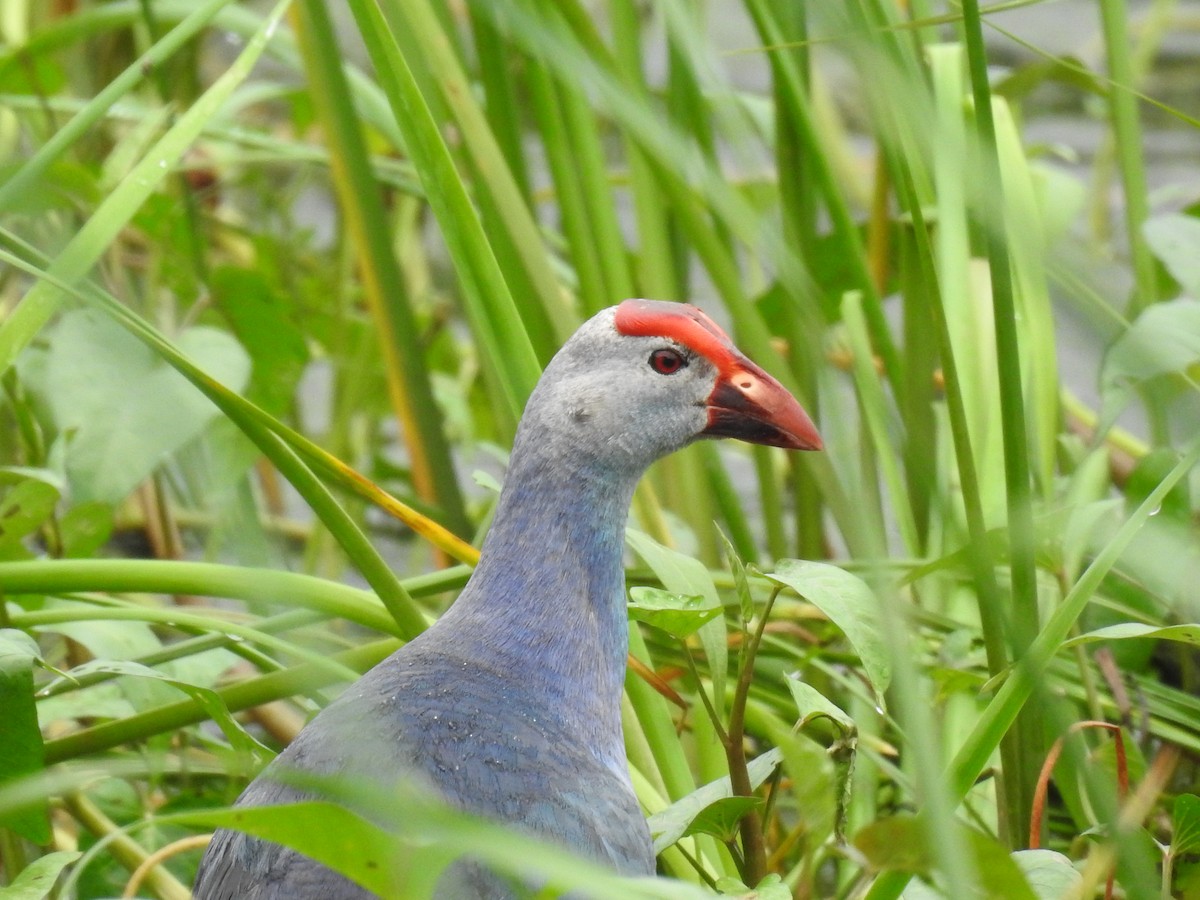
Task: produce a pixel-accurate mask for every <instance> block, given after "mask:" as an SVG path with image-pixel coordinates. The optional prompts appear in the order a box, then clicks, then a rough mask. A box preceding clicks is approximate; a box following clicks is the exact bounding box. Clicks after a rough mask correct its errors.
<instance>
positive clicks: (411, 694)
mask: <svg viewBox="0 0 1200 900" xmlns="http://www.w3.org/2000/svg"><path fill="white" fill-rule="evenodd" d="M704 437H735V438H741V439H742V440H746V441H751V442H753V443H757V444H767V445H770V446H776V447H785V448H789V449H798V450H813V449H819V448H820V446H821V439H820V437H819V436H818V435H817V432H816V429H815V428H814V427H813V424H812V422H811V421H810V420H809V417H808V416H807V415H806V414H805V412H804V410H803V409H802V408H801V407H800V405H799V404H798V403H797V402H796V400H795V399H794V398H793V397H792V396H791V394H789V393H788V392H787V390H785V389H784V388H783V387H782V386H781V385H780V384H779V382H777V381H776V380H775V379H774V378H772V377H771V376H770V375H768V374H767V373H766V372H764V371H763V370H762V369H761V368H759V367H758V366H757V365H755V364H754V363H753V362H751V361H750V360H749V359H747V358H746V357H745V356H744V355H742V353H741V352H740V351H739V350H738V349H737V348H736V347H734V345H733V344H732V342H731V341H730V340H729V338H728V337H727V336H726V335H725V333H724V332H723V331H722V330H721V329H720V328H719V327H718V326H717V325H716V324H715V323H714V322H713V321H712V320H711V319H710V318H709V317H708V316H706V315H705V314H704V313H702V312H701V311H700V310H698V309H696V308H695V307H692V306H687V305H683V304H676V303H666V302H661V301H652V300H626V301H625V302H623V303H621V304H620V305H619V306H615V307H611V308H609V309H606V310H603V311H602V312H600V313H598V314H597V315H595V316H594V317H593V318H592V319H590V320H589V321H588V322H586V323H585V324H584V325H583V326H582V327H581V328H580V329H579V330H578V331H577V332H576V333H575V335H574V336H573V337H571V339H570V340H569V341H567V343H566V344H565V345H564V346H563V347H562V349H561V350H560V351H559V352H558V353H557V354H556V355H555V357H554V359H553V360H552V361H551V362H550V364H549V366H547V368H546V371H545V373H544V374H543V375H542V378H541V380H540V381H539V382H538V385H537V388H536V389H535V390H534V392H533V394H532V396H531V397H530V398H529V403H528V404H527V406H526V407H525V413H524V415H523V417H522V419H521V423H520V426H519V428H518V429H517V436H516V441H515V444H514V446H513V451H512V459H511V464H510V467H509V470H508V475H507V477H506V478H505V482H504V489H503V491H502V493H501V495H500V500H499V505H498V507H497V509H496V515H495V519H494V524H493V525H492V527H491V530H490V531H489V532H488V535H487V538H486V539H485V541H484V543H483V551H482V557H481V559H480V561H479V565H478V567H477V568H476V570H475V572H474V574H473V575H472V577H471V580H470V582H469V583H468V584H467V586H466V587H465V588H464V589H463V591H462V593H461V595H460V596H459V597H458V599H457V600H456V601H455V603H454V605H453V606H452V607H451V608H450V609H449V610H448V611H447V612H446V613H445V615H443V616H442V618H441V619H440V620H439V621H438V622H437V623H436V624H435V625H434V626H433V627H431V628H430V629H429V630H428V631H426V632H425V633H424V634H422V635H420V636H419V637H418V638H416V639H415V640H413V641H411V642H410V643H408V644H407V645H406V646H404V647H403V648H402V649H400V650H398V651H397V652H396V653H394V654H393V655H391V656H390V657H388V658H387V659H385V660H384V661H383V662H381V663H380V664H379V665H378V666H376V667H375V668H374V669H372V670H371V671H370V672H368V673H367V674H366V675H364V676H363V677H362V678H361V679H360V680H359V681H358V682H356V683H355V684H354V685H352V686H351V687H350V688H349V689H348V690H347V691H346V692H345V693H344V694H343V695H342V696H341V697H340V698H338V699H337V700H336V701H334V702H333V703H332V704H330V705H329V707H328V708H326V709H325V710H324V711H323V712H321V713H320V714H319V715H318V716H317V717H316V718H314V719H313V721H312V722H311V723H309V725H308V726H307V727H306V728H304V730H303V731H301V732H300V734H299V735H298V736H297V737H296V739H295V740H294V741H293V742H292V743H291V745H290V746H289V747H288V748H287V749H286V750H284V751H283V753H281V754H280V755H279V757H278V759H276V760H275V762H273V763H272V764H271V765H270V766H268V767H267V769H266V770H265V771H264V772H263V773H262V774H261V775H260V776H259V777H258V778H257V779H256V780H255V781H254V782H253V783H252V784H251V785H250V786H249V787H248V788H247V789H246V791H245V793H244V794H242V796H241V798H240V799H239V801H238V803H239V804H240V805H254V806H258V805H264V804H274V803H287V802H293V801H296V800H299V799H305V798H307V797H310V796H311V794H305V793H304V792H302V791H300V790H298V789H296V788H295V787H289V786H286V785H285V783H284V782H285V781H286V778H285V776H283V775H281V774H279V773H280V772H281V771H284V770H286V771H299V772H302V773H303V772H307V773H313V774H316V775H323V776H329V775H337V774H345V775H348V776H351V777H353V778H358V779H360V780H361V779H375V780H377V781H379V782H380V784H381V787H383V788H386V786H387V785H388V784H394V783H395V781H396V780H398V779H400V778H402V777H406V776H407V777H415V778H417V779H421V780H423V781H424V783H426V784H431V785H432V786H434V787H435V788H436V790H437V791H438V792H440V794H441V795H442V796H443V797H444V798H445V799H446V800H448V801H449V802H450V803H452V804H454V805H457V806H459V807H461V808H464V809H466V810H470V811H472V812H475V813H478V814H481V815H483V816H486V817H488V818H491V819H494V820H497V821H501V822H505V823H511V824H512V825H514V826H515V827H517V828H519V829H521V830H523V831H525V832H528V833H530V834H532V835H535V836H539V837H542V838H544V839H546V840H547V841H551V842H554V843H557V844H559V845H562V846H564V847H566V848H569V849H570V850H573V851H575V852H576V853H579V854H580V855H582V856H584V857H588V858H590V859H593V860H596V861H598V862H601V863H604V864H607V865H608V866H610V867H611V868H613V869H615V870H616V871H617V872H619V873H622V874H627V875H650V874H653V873H654V853H653V849H652V845H651V841H650V834H649V831H648V830H647V827H646V822H645V819H644V817H643V815H642V811H641V809H640V807H639V805H638V802H637V799H636V797H635V796H634V792H633V787H632V784H631V782H630V778H629V772H628V768H627V764H626V761H625V748H624V738H623V735H622V729H621V691H622V685H623V681H624V675H625V658H626V653H627V646H628V632H627V630H626V629H627V627H628V626H627V624H626V615H625V602H624V573H623V568H622V547H623V533H624V528H625V521H626V517H627V515H628V511H629V504H630V501H631V499H632V496H633V489H634V486H635V485H636V484H637V481H638V479H639V478H640V477H641V475H642V473H643V472H644V471H645V469H646V467H647V466H649V465H650V464H651V463H652V462H654V461H655V460H656V459H659V458H660V457H662V456H665V455H666V454H668V453H671V452H673V451H675V450H678V449H680V448H681V447H684V446H686V445H687V444H690V443H691V442H693V441H695V440H697V439H699V438H704ZM273 776H276V777H273ZM277 778H278V779H279V780H277ZM293 783H294V782H293ZM195 896H196V898H197V900H268V898H269V900H306V898H315V900H343V898H360V897H369V896H371V895H370V894H368V893H367V892H366V891H364V890H363V889H362V888H360V887H359V886H357V885H356V884H354V883H353V882H351V881H349V880H348V879H346V878H344V877H342V876H341V875H338V874H337V873H335V872H333V871H332V870H330V869H328V868H326V867H324V866H322V865H320V864H318V863H316V862H314V861H312V860H310V859H309V858H308V857H305V856H303V855H301V854H299V853H296V852H294V851H292V850H288V849H286V848H284V847H281V846H279V845H276V844H272V843H268V842H266V841H262V840H258V839H255V838H252V837H248V836H246V835H244V834H241V833H239V832H235V831H218V832H217V834H216V836H215V837H214V839H213V842H212V844H211V845H210V846H209V848H208V850H207V851H206V853H205V855H204V859H203V861H202V862H201V866H200V873H199V875H198V877H197V880H196V888H195ZM438 896H439V897H446V898H451V900H473V898H485V897H486V898H492V897H508V896H511V892H510V887H509V886H508V884H507V883H506V882H504V881H502V880H501V879H499V878H498V877H497V876H495V875H493V874H492V873H490V872H488V871H487V870H484V869H483V868H481V867H479V866H476V865H473V864H470V863H459V864H456V865H455V866H452V867H451V868H450V869H449V870H448V872H447V874H446V875H445V876H444V877H443V880H442V881H441V882H440V883H439V888H438Z"/></svg>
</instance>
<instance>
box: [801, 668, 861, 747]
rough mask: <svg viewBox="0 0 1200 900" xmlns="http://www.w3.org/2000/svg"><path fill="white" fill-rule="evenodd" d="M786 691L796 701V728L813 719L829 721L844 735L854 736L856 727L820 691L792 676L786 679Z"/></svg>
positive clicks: (848, 717) (842, 711) (840, 709)
mask: <svg viewBox="0 0 1200 900" xmlns="http://www.w3.org/2000/svg"><path fill="white" fill-rule="evenodd" d="M787 685H788V690H790V691H791V692H792V699H793V700H795V701H796V709H797V710H798V711H799V713H800V721H799V722H798V723H797V727H800V728H803V727H804V726H805V725H807V724H808V723H809V722H811V721H813V720H814V719H820V718H825V719H829V720H830V721H832V722H833V724H834V725H836V726H837V727H838V728H840V729H841V730H842V732H843V733H844V734H856V733H857V732H858V726H856V725H855V724H854V720H853V719H851V718H850V716H848V715H847V714H846V713H845V711H844V710H842V708H841V707H839V706H837V705H836V704H835V703H833V702H832V701H830V700H829V699H828V698H826V697H825V695H824V694H822V693H821V692H820V691H818V690H817V689H816V688H815V687H813V686H812V685H811V684H808V683H807V682H804V681H801V680H800V679H799V678H798V677H796V676H795V675H794V674H793V675H789V676H788V679H787Z"/></svg>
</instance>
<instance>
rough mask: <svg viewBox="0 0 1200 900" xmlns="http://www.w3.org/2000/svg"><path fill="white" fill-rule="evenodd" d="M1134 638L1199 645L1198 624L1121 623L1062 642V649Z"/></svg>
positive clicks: (1199, 633) (1199, 627) (1199, 628)
mask: <svg viewBox="0 0 1200 900" xmlns="http://www.w3.org/2000/svg"><path fill="white" fill-rule="evenodd" d="M1136 638H1153V639H1154V640H1159V641H1178V642H1179V643H1181V644H1191V645H1193V646H1198V645H1200V624H1187V625H1166V626H1159V625H1145V624H1143V623H1141V622H1122V623H1121V624H1119V625H1109V626H1107V627H1105V628H1097V629H1096V630H1095V631H1089V632H1087V633H1086V634H1080V635H1076V636H1075V637H1073V638H1071V639H1070V640H1068V641H1064V642H1063V645H1062V647H1063V649H1064V650H1066V649H1067V648H1069V647H1077V646H1079V645H1080V644H1094V643H1096V642H1097V641H1127V640H1133V639H1136Z"/></svg>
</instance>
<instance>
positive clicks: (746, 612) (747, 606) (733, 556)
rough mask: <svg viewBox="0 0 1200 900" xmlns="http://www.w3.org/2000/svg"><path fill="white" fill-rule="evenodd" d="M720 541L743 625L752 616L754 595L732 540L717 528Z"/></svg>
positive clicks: (743, 564) (744, 567)
mask: <svg viewBox="0 0 1200 900" xmlns="http://www.w3.org/2000/svg"><path fill="white" fill-rule="evenodd" d="M717 533H718V534H720V535H721V541H722V543H724V545H725V557H726V558H727V559H728V560H729V568H730V570H731V571H732V572H733V584H734V587H735V588H736V589H737V596H738V605H739V606H740V607H741V611H742V625H743V627H744V626H745V625H746V624H747V623H749V621H750V620H751V619H753V618H754V597H753V596H752V595H751V594H750V580H749V579H748V578H747V577H746V564H745V563H744V562H742V558H741V557H740V556H738V554H737V548H735V547H734V546H733V541H731V540H729V538H728V536H726V534H725V532H724V531H721V530H720V529H717Z"/></svg>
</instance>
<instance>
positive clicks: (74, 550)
mask: <svg viewBox="0 0 1200 900" xmlns="http://www.w3.org/2000/svg"><path fill="white" fill-rule="evenodd" d="M112 531H113V510H112V507H111V506H109V505H108V504H107V503H100V502H99V501H94V502H92V503H80V504H78V505H76V506H72V507H71V508H70V509H68V510H67V511H66V512H65V513H64V514H63V515H62V516H61V517H59V520H58V536H59V539H60V540H61V541H62V555H63V556H64V557H66V558H67V559H80V558H83V557H87V556H92V555H93V554H94V553H95V552H96V551H97V550H99V549H100V548H101V547H103V546H104V544H105V543H106V542H107V541H108V539H109V537H110V536H111V535H112Z"/></svg>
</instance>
